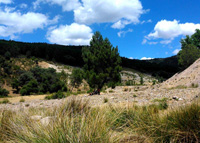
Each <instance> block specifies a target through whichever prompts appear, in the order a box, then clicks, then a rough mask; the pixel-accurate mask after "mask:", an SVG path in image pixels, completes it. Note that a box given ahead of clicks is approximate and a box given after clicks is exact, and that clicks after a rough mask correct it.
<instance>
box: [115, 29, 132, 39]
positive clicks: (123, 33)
mask: <svg viewBox="0 0 200 143" xmlns="http://www.w3.org/2000/svg"><path fill="white" fill-rule="evenodd" d="M129 32H133V29H128V30H127V31H120V32H118V33H117V35H118V37H121V36H123V37H125V35H126V34H127V33H129Z"/></svg>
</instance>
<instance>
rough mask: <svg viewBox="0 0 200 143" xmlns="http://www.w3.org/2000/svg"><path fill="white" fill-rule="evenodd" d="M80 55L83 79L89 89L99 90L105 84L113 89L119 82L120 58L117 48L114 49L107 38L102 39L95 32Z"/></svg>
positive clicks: (98, 33)
mask: <svg viewBox="0 0 200 143" xmlns="http://www.w3.org/2000/svg"><path fill="white" fill-rule="evenodd" d="M82 53H83V54H82V56H83V60H84V62H85V65H84V71H85V78H86V80H87V82H88V84H89V85H90V87H92V88H98V89H101V88H102V87H103V86H104V85H105V84H108V85H110V86H112V87H114V86H115V85H116V83H118V82H120V80H121V78H120V73H119V72H120V71H121V66H120V63H121V58H120V56H119V53H118V48H117V47H116V48H114V47H113V46H112V44H111V43H110V41H109V39H108V38H105V39H103V37H102V35H101V34H100V32H96V33H95V34H94V35H93V37H92V40H91V41H90V46H89V47H84V48H83V52H82Z"/></svg>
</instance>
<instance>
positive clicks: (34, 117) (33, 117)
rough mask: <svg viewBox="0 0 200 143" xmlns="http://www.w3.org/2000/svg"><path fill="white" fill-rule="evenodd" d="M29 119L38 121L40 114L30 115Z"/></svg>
mask: <svg viewBox="0 0 200 143" xmlns="http://www.w3.org/2000/svg"><path fill="white" fill-rule="evenodd" d="M31 119H32V120H35V121H39V120H41V119H42V116H39V115H35V116H31Z"/></svg>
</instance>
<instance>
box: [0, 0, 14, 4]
mask: <svg viewBox="0 0 200 143" xmlns="http://www.w3.org/2000/svg"><path fill="white" fill-rule="evenodd" d="M0 3H3V4H10V3H12V0H0Z"/></svg>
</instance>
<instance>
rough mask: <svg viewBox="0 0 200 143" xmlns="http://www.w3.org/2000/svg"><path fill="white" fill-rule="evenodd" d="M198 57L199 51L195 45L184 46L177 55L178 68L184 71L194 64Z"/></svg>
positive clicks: (199, 55)
mask: <svg viewBox="0 0 200 143" xmlns="http://www.w3.org/2000/svg"><path fill="white" fill-rule="evenodd" d="M199 57H200V49H198V48H197V47H196V46H195V45H191V44H189V45H185V47H184V49H182V50H181V51H180V52H179V54H178V61H179V64H180V66H181V67H182V68H183V69H185V68H187V67H189V66H190V65H191V64H192V63H194V62H195V61H196V60H197V59H198V58H199Z"/></svg>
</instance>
